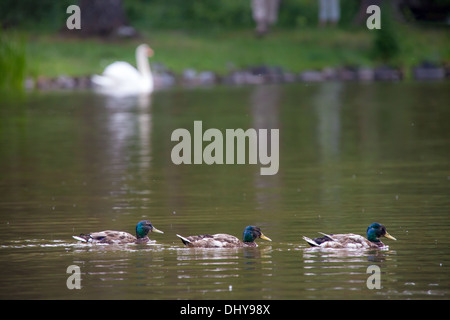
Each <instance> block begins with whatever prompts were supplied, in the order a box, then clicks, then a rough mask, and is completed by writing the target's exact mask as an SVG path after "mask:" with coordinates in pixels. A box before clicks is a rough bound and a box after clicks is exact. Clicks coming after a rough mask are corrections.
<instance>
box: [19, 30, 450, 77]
mask: <svg viewBox="0 0 450 320" xmlns="http://www.w3.org/2000/svg"><path fill="white" fill-rule="evenodd" d="M400 28H401V29H400V30H397V31H398V34H399V35H400V37H399V45H400V52H399V54H398V56H397V57H396V58H395V59H394V60H393V61H392V63H393V64H395V65H398V66H402V67H405V68H409V67H411V66H414V65H416V64H418V63H420V62H421V61H423V60H428V61H430V60H431V61H435V62H447V63H448V62H450V41H448V40H449V39H448V31H447V30H444V29H441V30H421V29H416V28H414V27H411V26H401V27H400ZM372 32H375V31H370V30H367V29H365V28H364V29H358V30H343V29H332V28H325V29H318V28H308V29H301V30H300V29H299V30H275V31H273V32H272V33H270V34H269V35H268V36H267V37H265V38H263V39H258V38H255V37H254V34H253V30H245V31H225V32H218V31H209V32H183V31H151V32H146V31H143V32H142V34H143V38H142V39H140V40H121V41H108V42H106V41H103V40H100V39H77V38H64V37H61V36H56V35H48V34H47V35H33V36H29V41H28V45H27V52H26V58H27V67H26V73H27V75H28V76H32V77H38V76H46V77H54V76H58V75H69V76H76V75H90V74H94V73H101V72H102V70H103V69H104V67H105V66H106V65H108V64H109V63H111V62H113V61H116V60H123V61H128V62H130V63H132V64H133V65H135V57H134V49H135V47H136V45H137V44H138V43H141V42H147V43H148V44H149V45H150V46H151V47H152V48H153V49H154V51H155V56H154V57H153V58H152V59H151V62H153V63H154V62H159V63H162V64H164V65H165V66H166V67H167V68H168V69H170V70H172V71H174V72H176V73H181V72H182V71H183V70H184V69H187V68H194V69H196V70H211V71H214V72H217V73H219V74H225V73H227V72H228V71H229V68H230V66H233V67H235V68H244V67H248V66H255V65H261V64H265V65H270V66H281V67H283V68H284V69H285V70H289V71H293V72H299V71H302V70H306V69H321V68H324V67H339V66H343V65H359V66H374V65H377V64H378V63H379V62H378V61H375V60H374V59H372V56H373V54H372V51H373V49H372V46H373V38H374V34H373V33H372Z"/></svg>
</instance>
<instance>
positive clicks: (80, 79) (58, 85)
mask: <svg viewBox="0 0 450 320" xmlns="http://www.w3.org/2000/svg"><path fill="white" fill-rule="evenodd" d="M152 68H153V69H154V71H153V77H154V81H155V88H156V89H164V88H170V87H174V86H185V87H190V86H212V85H219V84H225V85H258V84H268V83H294V82H304V83H311V82H323V81H366V82H367V81H401V80H404V78H405V72H404V70H402V69H401V68H393V67H388V66H381V67H377V68H368V67H341V68H324V69H322V70H305V71H302V72H299V73H294V72H289V71H285V70H283V69H282V68H281V67H272V66H265V65H262V66H253V67H248V68H245V69H239V70H232V71H230V72H228V74H226V75H224V76H222V75H218V74H216V73H214V72H212V71H197V70H195V69H185V70H184V71H183V72H182V73H181V74H175V73H173V72H171V71H170V70H168V69H167V68H165V67H164V66H162V65H160V64H157V63H156V64H155V65H152ZM411 71H412V79H414V80H417V81H430V80H431V81H436V80H438V81H439V80H446V79H449V78H450V67H448V66H446V67H444V66H438V65H435V64H431V63H426V62H424V63H422V64H420V65H418V66H416V67H414V68H412V70H411ZM25 87H26V89H29V90H32V89H37V90H61V89H66V90H70V89H74V90H75V89H89V88H92V82H91V76H90V75H88V76H76V77H70V76H65V75H61V76H58V77H55V78H48V77H37V78H36V79H31V78H27V79H26V83H25Z"/></svg>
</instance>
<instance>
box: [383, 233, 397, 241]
mask: <svg viewBox="0 0 450 320" xmlns="http://www.w3.org/2000/svg"><path fill="white" fill-rule="evenodd" d="M384 236H385V237H386V238H388V239H391V240H397V239H395V238H394V237H393V236H391V235H390V234H389V233H387V232H386V234H385V235H384Z"/></svg>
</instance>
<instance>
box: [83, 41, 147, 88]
mask: <svg viewBox="0 0 450 320" xmlns="http://www.w3.org/2000/svg"><path fill="white" fill-rule="evenodd" d="M152 55H153V50H152V49H150V47H149V46H148V45H146V44H141V45H139V46H138V47H137V48H136V64H137V70H136V68H134V67H133V66H132V65H130V64H129V63H128V62H123V61H116V62H114V63H112V64H110V65H109V66H107V67H106V68H105V71H103V74H102V75H94V76H92V79H91V80H92V83H93V84H94V85H95V87H96V89H97V90H99V91H100V92H102V93H106V94H112V95H135V94H142V93H151V92H152V91H153V76H152V72H151V70H150V64H149V62H148V57H151V56H152Z"/></svg>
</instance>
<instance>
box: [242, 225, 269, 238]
mask: <svg viewBox="0 0 450 320" xmlns="http://www.w3.org/2000/svg"><path fill="white" fill-rule="evenodd" d="M257 238H261V239H264V240H267V241H272V240H271V239H270V238H268V237H266V236H265V235H263V233H262V232H261V229H260V228H258V227H255V226H248V227H247V228H245V230H244V242H253V241H255V239H257Z"/></svg>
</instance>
